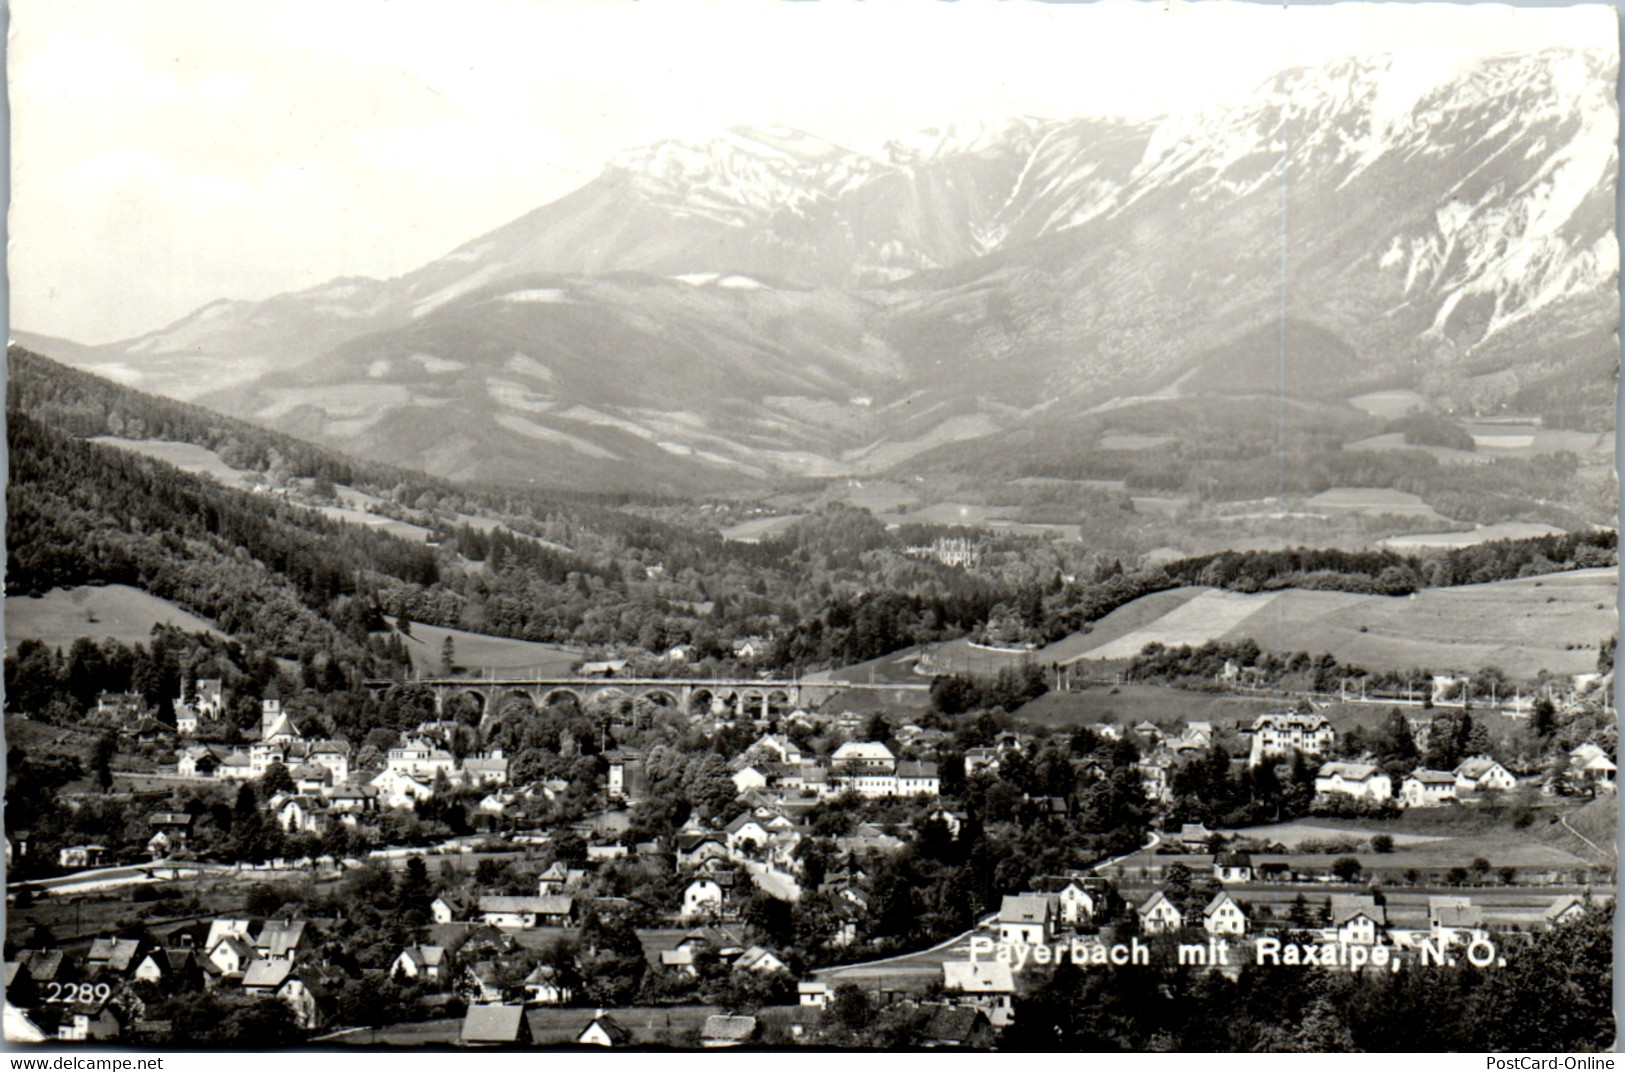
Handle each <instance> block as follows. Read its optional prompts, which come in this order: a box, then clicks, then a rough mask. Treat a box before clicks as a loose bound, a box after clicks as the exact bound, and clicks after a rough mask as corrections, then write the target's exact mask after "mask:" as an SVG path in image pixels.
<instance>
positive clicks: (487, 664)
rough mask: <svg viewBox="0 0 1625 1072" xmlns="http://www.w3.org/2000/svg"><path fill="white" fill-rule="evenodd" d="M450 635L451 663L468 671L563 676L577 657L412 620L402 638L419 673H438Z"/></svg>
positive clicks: (565, 651)
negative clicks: (409, 633) (409, 631)
mask: <svg viewBox="0 0 1625 1072" xmlns="http://www.w3.org/2000/svg"><path fill="white" fill-rule="evenodd" d="M447 637H450V638H451V644H452V652H453V657H452V658H453V665H455V666H459V667H466V668H467V669H469V670H470V671H474V672H479V671H484V670H497V671H513V672H522V673H525V674H535V675H537V676H539V677H564V676H568V675H569V673H570V667H571V666H572V665H574V664H575V663H576V662H577V661H578V660H579V659H580V658H581V653H580V652H579V651H577V650H575V649H574V648H565V647H560V646H559V645H557V644H541V643H537V642H535V641H530V640H511V639H509V638H507V637H494V636H485V635H483V634H481V633H470V632H467V631H465V630H462V629H448V628H445V627H444V626H438V625H425V624H423V623H422V622H413V623H412V635H411V636H408V637H402V638H401V639H402V640H403V641H405V643H406V649H407V651H408V652H410V653H411V656H412V667H413V669H415V670H416V671H418V672H419V673H420V674H427V675H435V674H439V673H440V672H441V669H442V668H441V653H442V652H443V651H444V647H445V643H446V638H447Z"/></svg>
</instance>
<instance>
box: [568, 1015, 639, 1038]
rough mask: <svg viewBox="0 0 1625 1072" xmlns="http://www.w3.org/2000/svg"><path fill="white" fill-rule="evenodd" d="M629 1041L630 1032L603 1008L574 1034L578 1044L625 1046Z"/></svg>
mask: <svg viewBox="0 0 1625 1072" xmlns="http://www.w3.org/2000/svg"><path fill="white" fill-rule="evenodd" d="M631 1041H632V1032H630V1031H628V1030H627V1029H626V1028H624V1027H622V1026H621V1024H620V1021H618V1020H616V1019H615V1017H613V1016H611V1015H609V1013H607V1012H605V1011H604V1010H603V1009H599V1010H598V1013H597V1015H596V1016H594V1017H593V1018H592V1020H591V1021H590V1022H589V1023H588V1024H587V1026H586V1027H584V1028H582V1029H581V1033H580V1034H579V1035H577V1036H576V1045H578V1046H606V1047H609V1046H625V1045H627V1044H628V1043H630V1042H631Z"/></svg>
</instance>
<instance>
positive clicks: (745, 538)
mask: <svg viewBox="0 0 1625 1072" xmlns="http://www.w3.org/2000/svg"><path fill="white" fill-rule="evenodd" d="M806 516H807V515H806V514H782V515H780V516H778V517H757V518H752V519H751V520H749V521H741V522H740V523H739V524H737V525H730V526H729V527H728V528H725V529H723V530H722V538H723V539H725V540H740V541H742V542H744V543H755V542H757V541H758V540H765V539H767V538H768V537H770V536H777V535H778V534H779V533H781V532H783V531H784V530H785V529H788V528H789V527H790V526H791V525H794V524H795V523H796V522H797V521H800V520H801V519H802V518H804V517H806Z"/></svg>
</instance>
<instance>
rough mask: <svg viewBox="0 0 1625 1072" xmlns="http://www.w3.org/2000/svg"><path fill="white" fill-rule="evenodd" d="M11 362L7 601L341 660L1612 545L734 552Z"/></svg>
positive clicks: (899, 546) (934, 621)
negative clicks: (1180, 552)
mask: <svg viewBox="0 0 1625 1072" xmlns="http://www.w3.org/2000/svg"><path fill="white" fill-rule="evenodd" d="M12 360H13V366H12V368H13V376H12V379H11V381H10V384H9V385H8V392H9V394H8V402H9V414H10V417H11V420H10V423H9V429H10V431H9V436H10V448H11V465H12V483H11V486H10V488H9V489H8V492H7V500H8V507H9V511H10V514H9V528H8V534H7V535H8V547H9V552H8V556H9V557H8V567H9V569H8V576H7V591H8V593H10V594H13V595H27V594H37V593H43V592H45V591H47V590H49V589H50V588H52V587H56V586H62V587H71V586H75V585H82V584H95V583H120V584H129V585H132V586H135V587H138V588H141V589H143V590H145V591H147V592H150V593H151V594H153V595H156V596H159V597H161V598H164V599H169V600H172V601H174V602H175V603H177V604H180V605H181V606H182V607H184V608H186V609H188V610H190V611H192V612H193V613H195V614H198V615H200V616H202V617H205V618H208V619H211V620H212V621H213V622H214V623H215V624H216V625H218V626H219V627H220V628H221V629H222V630H224V631H226V632H227V633H229V634H231V635H232V636H234V637H237V638H238V639H240V640H241V641H242V642H243V643H244V644H245V645H247V646H248V647H249V648H250V649H252V650H253V651H254V652H256V653H257V654H260V655H267V654H268V655H275V656H279V657H282V658H285V659H290V660H298V661H300V662H302V663H306V664H311V663H312V662H313V661H314V662H317V663H320V664H322V665H325V664H326V661H327V660H336V661H337V662H338V663H340V664H341V665H342V666H343V667H344V668H345V672H346V673H348V674H350V675H351V676H354V675H358V674H369V675H371V674H390V673H394V672H398V671H399V670H400V669H401V668H404V666H405V660H404V657H403V656H402V654H401V652H400V651H399V649H398V645H391V644H390V643H388V642H387V641H386V640H385V639H384V638H383V636H381V635H380V633H381V631H382V630H383V629H384V628H385V626H384V623H383V616H384V615H390V616H396V617H402V618H407V619H410V620H414V621H420V622H427V623H430V624H435V625H443V626H448V627H456V628H462V629H468V630H472V631H475V632H482V633H487V634H492V635H498V636H508V637H515V638H520V639H525V640H533V641H550V642H559V643H568V644H575V645H580V646H583V647H586V648H594V649H600V650H608V649H618V650H620V651H622V652H623V653H632V654H635V653H636V652H638V651H642V652H646V653H651V654H658V653H661V652H664V651H665V650H667V649H669V648H670V647H672V646H675V645H678V644H687V645H692V646H693V648H694V649H695V650H694V651H693V652H692V657H691V659H690V660H689V661H688V662H687V663H686V664H685V666H686V670H684V671H682V672H688V673H708V672H712V671H714V670H716V669H717V668H718V667H719V666H723V665H731V660H732V641H733V640H734V639H736V638H740V637H746V636H759V637H769V638H772V639H773V640H774V641H775V643H774V644H773V645H772V648H771V652H770V654H769V655H768V656H766V657H765V658H760V659H759V662H761V663H765V664H766V665H770V666H772V667H775V668H777V669H780V670H784V671H795V670H813V669H819V668H822V667H828V666H838V665H843V664H846V663H851V662H856V661H859V660H863V659H868V658H873V657H876V656H879V655H884V654H886V653H888V652H892V651H896V650H898V649H901V648H905V647H908V646H911V645H914V644H920V643H930V642H934V641H938V640H943V639H948V638H952V637H956V636H960V635H963V634H965V633H969V632H972V631H973V630H978V629H981V628H985V627H987V626H988V625H989V623H995V624H996V625H997V631H998V632H1000V634H1001V635H1003V636H1005V637H1007V638H1009V637H1014V638H1016V639H1021V638H1025V639H1028V640H1031V641H1034V642H1042V641H1052V640H1055V639H1058V638H1060V637H1062V636H1065V635H1066V634H1068V633H1070V632H1073V631H1076V630H1078V629H1081V628H1083V627H1085V626H1086V625H1088V623H1090V622H1093V621H1095V620H1098V619H1099V618H1101V617H1103V616H1104V615H1105V614H1107V613H1109V612H1110V611H1112V610H1113V609H1115V608H1116V607H1119V606H1122V605H1124V604H1126V603H1128V602H1131V601H1133V600H1134V599H1137V598H1139V597H1141V596H1143V595H1146V594H1148V593H1151V592H1155V591H1159V590H1162V589H1166V588H1173V587H1180V586H1185V585H1212V586H1217V587H1224V588H1229V589H1233V590H1237V591H1243V592H1253V591H1260V590H1266V589H1275V588H1285V587H1305V588H1329V589H1337V590H1341V591H1351V592H1364V593H1377V594H1385V595H1403V594H1406V593H1409V592H1412V591H1416V590H1417V589H1419V588H1423V587H1437V586H1449V585H1456V584H1467V583H1479V582H1483V581H1489V580H1497V579H1502V578H1506V577H1516V576H1520V575H1528V574H1530V573H1544V572H1552V571H1555V570H1560V569H1569V568H1576V567H1582V566H1603V565H1611V564H1613V562H1614V561H1615V555H1614V539H1615V538H1614V534H1613V533H1612V532H1611V531H1606V530H1596V531H1592V532H1587V533H1582V534H1576V535H1569V536H1561V537H1545V538H1541V539H1536V540H1527V541H1518V542H1504V543H1496V544H1486V545H1482V546H1479V547H1473V548H1467V549H1461V550H1452V551H1439V552H1428V553H1425V554H1416V555H1401V554H1399V553H1396V552H1392V551H1384V552H1344V551H1309V550H1301V549H1300V550H1288V551H1281V552H1227V553H1224V554H1220V555H1208V556H1201V557H1197V558H1189V559H1183V560H1179V561H1175V562H1171V563H1168V564H1166V565H1165V566H1162V567H1157V568H1139V569H1136V568H1135V564H1134V563H1132V562H1131V563H1129V564H1128V565H1127V566H1126V567H1125V565H1124V564H1122V563H1119V562H1117V561H1116V560H1112V559H1106V558H1105V557H1103V556H1100V555H1097V554H1093V553H1091V552H1090V551H1089V550H1088V549H1087V547H1086V546H1084V545H1082V544H1078V543H1067V542H1062V541H1053V540H1046V539H1041V538H1037V537H1028V536H1017V535H1012V534H984V535H981V536H978V537H977V539H978V541H979V545H980V550H981V559H980V562H979V564H978V566H977V568H976V569H975V570H974V571H968V570H963V569H959V568H956V567H949V566H945V565H942V564H940V563H938V562H936V561H934V560H933V559H931V558H929V557H918V556H911V555H909V554H908V553H907V551H908V549H909V548H910V547H917V546H919V545H921V544H922V543H929V541H930V540H931V539H932V538H934V537H935V536H937V535H943V534H948V533H951V532H963V531H964V530H956V529H949V528H945V527H933V526H924V525H910V526H907V527H905V528H902V529H896V530H888V529H887V528H886V527H885V526H884V525H883V524H882V523H881V522H880V521H879V520H877V519H876V518H875V517H873V516H872V515H871V514H869V513H868V512H867V511H865V510H861V509H856V508H853V507H850V506H844V505H840V504H833V505H830V506H827V507H825V508H823V509H821V510H819V511H817V512H815V513H813V514H811V515H809V516H807V517H804V518H802V519H800V520H799V521H797V522H795V523H794V524H793V525H791V526H789V527H788V528H787V529H785V530H784V531H783V532H782V534H780V535H778V536H777V537H774V538H772V539H769V540H765V541H763V542H762V543H760V544H743V543H736V542H730V541H727V540H724V539H723V538H722V537H721V536H720V535H719V534H718V533H717V532H716V531H715V530H712V529H702V528H699V527H696V526H694V525H689V524H680V523H676V522H674V521H670V520H658V519H656V518H654V517H651V516H647V514H648V513H657V512H662V511H659V510H657V509H654V508H652V507H651V506H650V504H631V503H627V504H622V505H623V508H619V509H617V508H612V507H611V506H609V505H607V504H605V503H601V502H600V503H594V502H587V501H583V500H582V499H580V498H579V497H578V498H574V499H571V498H566V497H553V496H549V495H546V494H544V493H538V492H512V491H507V490H503V491H490V490H480V489H465V488H460V487H457V486H454V485H450V484H447V483H445V482H443V481H439V480H436V479H434V478H430V477H426V476H422V475H421V474H414V473H410V472H407V471H404V470H399V469H393V468H389V467H385V466H376V465H371V464H362V463H353V462H351V461H350V460H349V459H345V458H343V457H341V456H338V455H334V454H332V453H331V452H328V451H325V450H323V449H321V448H318V447H313V446H310V445H309V444H305V443H301V442H300V441H298V440H296V439H292V438H290V437H287V436H282V435H280V434H278V433H275V432H271V431H266V430H262V429H257V428H254V427H252V426H249V425H245V424H242V423H241V422H237V421H232V420H229V419H227V418H223V417H219V416H218V415H215V414H211V413H209V412H208V411H206V410H201V409H198V408H197V407H193V406H187V405H183V404H181V403H176V402H171V401H168V400H165V399H158V398H154V397H152V396H148V395H143V394H141V393H140V392H137V391H133V390H130V389H128V388H124V387H121V386H119V385H116V384H111V383H108V382H106V381H102V380H98V379H96V378H95V377H92V376H88V375H85V374H83V373H79V372H74V371H72V370H69V369H66V368H64V367H62V366H60V365H57V364H55V363H53V362H50V361H48V360H46V359H43V358H39V357H37V356H35V355H31V354H28V353H26V352H23V351H18V350H15V349H14V350H13V353H12ZM114 431H121V432H123V433H124V434H125V435H143V436H147V437H152V436H171V437H175V438H178V439H182V440H184V441H186V442H192V443H195V444H197V445H200V446H206V447H209V448H211V449H215V450H218V451H220V452H222V454H227V453H231V452H234V451H235V452H237V453H236V454H234V455H233V457H235V458H236V460H237V461H238V462H239V463H240V464H243V465H245V466H248V467H249V469H250V470H252V471H255V472H263V473H264V474H265V475H266V479H267V481H268V482H271V483H273V484H275V485H276V488H277V490H280V491H285V492H287V494H286V495H270V494H257V493H253V492H249V491H246V490H238V489H233V488H226V487H223V486H221V485H220V484H218V483H216V482H214V481H212V480H210V479H208V478H206V477H203V476H196V475H191V474H187V473H183V472H181V471H179V470H177V469H175V468H174V467H172V466H170V465H167V464H165V463H163V462H159V461H155V460H152V459H149V458H146V457H142V456H140V455H136V454H132V453H129V452H126V451H122V450H117V449H113V448H110V447H106V446H102V445H98V444H95V443H90V442H87V441H86V440H85V439H84V438H82V437H85V436H91V435H100V434H106V433H111V432H114ZM256 466H257V467H260V468H255V467H256ZM278 481H280V483H277V482H278ZM321 481H328V482H337V483H341V484H348V485H349V486H351V487H355V488H358V489H361V490H364V491H366V492H368V493H369V494H370V495H372V496H375V497H376V501H377V502H379V503H381V504H382V506H381V509H383V510H385V511H387V512H388V513H390V514H391V516H399V517H403V518H407V519H410V520H412V521H414V522H415V523H419V524H422V525H424V526H425V527H427V528H429V529H431V530H433V531H435V532H437V533H438V534H439V538H438V539H436V540H435V541H433V543H431V544H425V543H421V542H410V541H407V540H404V539H399V538H396V537H394V536H391V535H388V534H385V533H383V532H380V531H377V530H376V529H373V528H369V527H366V526H362V525H356V524H349V523H346V522H341V521H336V520H331V519H329V518H328V517H326V516H324V515H323V514H321V513H320V512H318V510H317V509H316V507H317V506H318V505H320V503H321V502H322V501H323V500H322V499H321V497H320V493H319V491H318V490H316V489H315V488H314V485H315V484H319V483H320V482H321ZM624 507H630V508H624ZM638 510H644V511H646V512H644V513H640V512H638ZM664 513H666V514H668V515H674V516H679V517H681V516H684V512H683V511H674V510H666V511H664ZM690 516H692V511H691V512H690ZM459 518H462V519H463V520H462V521H460V522H459V521H458V519H459ZM474 520H478V521H479V522H480V524H478V525H476V524H474V523H472V522H473V521H474ZM732 668H735V669H737V667H732ZM154 702H157V698H156V697H155V698H154Z"/></svg>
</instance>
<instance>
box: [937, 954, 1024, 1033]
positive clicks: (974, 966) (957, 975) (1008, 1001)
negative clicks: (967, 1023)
mask: <svg viewBox="0 0 1625 1072" xmlns="http://www.w3.org/2000/svg"><path fill="white" fill-rule="evenodd" d="M942 991H943V996H944V997H945V998H946V999H947V1000H948V1002H949V1003H950V1004H952V1005H955V1006H959V1007H964V1008H975V1009H980V1010H982V1011H983V1012H985V1013H986V1014H987V1016H988V1019H989V1020H990V1021H991V1022H992V1023H993V1026H995V1027H1003V1026H1005V1025H1006V1024H1008V1023H1009V1022H1010V1019H1011V1016H1012V1010H1013V1008H1014V1003H1015V994H1016V983H1015V977H1014V975H1012V973H1011V971H1010V965H1009V963H1008V962H1005V961H998V960H945V961H943V962H942Z"/></svg>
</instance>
